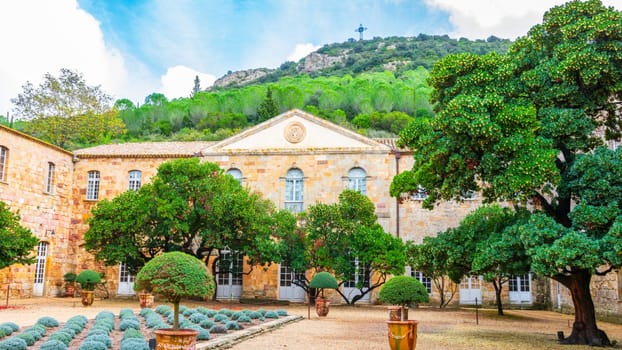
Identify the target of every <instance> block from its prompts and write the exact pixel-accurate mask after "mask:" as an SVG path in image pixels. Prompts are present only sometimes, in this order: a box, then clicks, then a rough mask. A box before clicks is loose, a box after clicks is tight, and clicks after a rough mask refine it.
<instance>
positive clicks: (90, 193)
mask: <svg viewBox="0 0 622 350" xmlns="http://www.w3.org/2000/svg"><path fill="white" fill-rule="evenodd" d="M98 198H99V171H97V170H91V171H89V173H88V179H87V182H86V200H89V201H96V200H97V199H98Z"/></svg>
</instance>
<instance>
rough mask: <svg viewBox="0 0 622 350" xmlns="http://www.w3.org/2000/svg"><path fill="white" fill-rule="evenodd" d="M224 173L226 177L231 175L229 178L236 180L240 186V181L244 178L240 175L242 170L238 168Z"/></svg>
mask: <svg viewBox="0 0 622 350" xmlns="http://www.w3.org/2000/svg"><path fill="white" fill-rule="evenodd" d="M226 173H227V174H228V175H231V177H233V178H234V179H236V180H237V181H238V182H239V183H240V184H241V183H242V180H243V179H244V176H243V174H242V170H240V169H238V168H229V169H227V171H226ZM234 174H235V175H234ZM238 174H239V176H238Z"/></svg>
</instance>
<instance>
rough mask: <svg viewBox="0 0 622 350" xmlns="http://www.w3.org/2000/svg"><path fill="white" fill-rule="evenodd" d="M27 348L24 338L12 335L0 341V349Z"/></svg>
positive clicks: (20, 349)
mask: <svg viewBox="0 0 622 350" xmlns="http://www.w3.org/2000/svg"><path fill="white" fill-rule="evenodd" d="M27 348H28V344H27V343H26V341H25V340H24V339H21V338H17V337H12V338H9V339H6V340H3V341H0V350H26V349H27ZM42 349H43V348H42Z"/></svg>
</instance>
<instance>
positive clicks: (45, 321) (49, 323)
mask: <svg viewBox="0 0 622 350" xmlns="http://www.w3.org/2000/svg"><path fill="white" fill-rule="evenodd" d="M37 323H38V324H40V325H43V326H45V327H48V328H50V327H58V321H57V320H56V319H54V318H52V317H50V316H44V317H41V318H40V319H38V320H37Z"/></svg>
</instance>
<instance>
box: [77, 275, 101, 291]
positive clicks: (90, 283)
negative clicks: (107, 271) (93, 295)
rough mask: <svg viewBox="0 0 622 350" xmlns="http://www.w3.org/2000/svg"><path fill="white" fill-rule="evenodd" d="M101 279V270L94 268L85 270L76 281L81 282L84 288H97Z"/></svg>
mask: <svg viewBox="0 0 622 350" xmlns="http://www.w3.org/2000/svg"><path fill="white" fill-rule="evenodd" d="M101 281H102V278H101V275H100V274H99V272H97V271H93V270H84V271H82V272H80V274H79V275H78V277H76V282H78V283H80V288H82V289H84V290H91V291H92V290H95V287H96V286H97V284H98V283H100V282H101Z"/></svg>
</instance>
